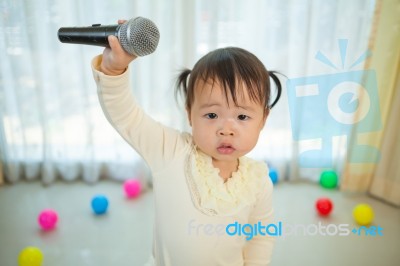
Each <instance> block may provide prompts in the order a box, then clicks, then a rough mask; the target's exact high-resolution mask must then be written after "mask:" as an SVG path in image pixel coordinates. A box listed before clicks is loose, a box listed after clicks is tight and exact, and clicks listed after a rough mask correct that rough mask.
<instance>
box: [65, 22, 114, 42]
mask: <svg viewBox="0 0 400 266" xmlns="http://www.w3.org/2000/svg"><path fill="white" fill-rule="evenodd" d="M120 27H121V25H108V26H101V24H93V25H92V26H89V27H65V28H60V29H59V30H58V39H59V40H60V42H62V43H74V44H87V45H97V46H102V47H109V44H108V39H107V37H108V36H109V35H114V36H117V37H118V31H119V28H120Z"/></svg>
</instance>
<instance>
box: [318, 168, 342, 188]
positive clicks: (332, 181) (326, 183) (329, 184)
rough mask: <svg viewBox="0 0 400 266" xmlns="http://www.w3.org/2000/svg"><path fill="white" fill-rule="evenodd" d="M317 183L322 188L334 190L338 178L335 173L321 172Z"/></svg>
mask: <svg viewBox="0 0 400 266" xmlns="http://www.w3.org/2000/svg"><path fill="white" fill-rule="evenodd" d="M319 183H320V184H321V186H322V187H324V188H329V189H332V188H336V186H337V184H338V176H337V174H336V172H335V171H323V172H322V173H321V177H320V180H319Z"/></svg>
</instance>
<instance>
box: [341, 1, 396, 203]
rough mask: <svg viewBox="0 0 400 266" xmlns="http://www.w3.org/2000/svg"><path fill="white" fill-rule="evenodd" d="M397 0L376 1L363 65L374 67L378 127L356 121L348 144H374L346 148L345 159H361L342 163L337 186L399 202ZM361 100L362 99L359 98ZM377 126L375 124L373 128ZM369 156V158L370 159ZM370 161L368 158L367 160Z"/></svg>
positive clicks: (375, 116) (369, 67)
mask: <svg viewBox="0 0 400 266" xmlns="http://www.w3.org/2000/svg"><path fill="white" fill-rule="evenodd" d="M399 10H400V2H399V1H396V0H381V1H378V2H377V8H376V12H375V20H376V22H375V23H374V24H375V27H374V28H373V30H372V34H371V39H370V44H369V49H370V50H371V52H372V55H371V57H370V59H369V60H368V61H367V63H366V68H367V69H371V70H373V71H375V73H376V79H377V90H378V94H379V101H378V102H377V103H376V104H378V105H379V107H380V108H379V112H376V113H375V114H374V119H372V120H371V122H376V121H377V120H378V119H379V120H381V124H382V126H381V127H380V128H379V130H371V132H360V131H361V130H360V127H358V126H357V125H356V126H355V127H354V130H353V138H352V139H351V142H350V145H351V146H353V147H354V146H357V145H358V144H363V145H367V146H369V147H374V148H375V151H376V154H377V155H378V156H377V157H376V158H374V156H371V154H373V153H375V152H374V150H372V149H370V150H368V151H367V152H358V153H357V152H356V151H355V150H350V153H349V155H348V157H349V159H350V160H351V159H354V160H358V161H362V162H364V163H351V162H350V163H346V165H345V168H344V172H343V179H342V182H341V189H342V190H344V191H353V192H367V191H370V192H371V193H372V194H373V195H375V196H377V197H380V198H383V199H385V200H387V201H389V202H392V203H395V202H396V204H399V203H398V196H397V195H399V194H400V190H399V182H400V180H399V176H400V175H399V172H398V171H396V170H397V169H396V165H397V164H396V163H395V162H397V161H399V159H400V157H399V153H398V149H399V146H398V142H399V137H398V134H396V133H395V132H398V129H399V128H398V123H397V122H396V119H397V120H398V114H399V110H398V108H399V107H398V104H399V103H398V97H399V96H398V90H399V85H398V79H399V71H400V69H399V61H400V32H399V27H400V16H399ZM361 100H362V99H361ZM376 129H378V128H376ZM371 158H372V159H373V160H372V161H370V159H371ZM368 161H370V162H368Z"/></svg>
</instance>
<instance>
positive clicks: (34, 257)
mask: <svg viewBox="0 0 400 266" xmlns="http://www.w3.org/2000/svg"><path fill="white" fill-rule="evenodd" d="M42 263H43V253H42V251H41V250H40V249H38V248H37V247H26V248H24V249H23V250H22V251H21V252H20V253H19V257H18V265H19V266H41V265H42Z"/></svg>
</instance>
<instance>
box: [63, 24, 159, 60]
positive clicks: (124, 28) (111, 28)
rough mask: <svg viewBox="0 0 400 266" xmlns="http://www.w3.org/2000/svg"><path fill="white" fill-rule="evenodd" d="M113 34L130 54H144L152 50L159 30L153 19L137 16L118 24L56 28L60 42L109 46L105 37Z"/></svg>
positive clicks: (155, 46) (155, 45) (157, 38)
mask: <svg viewBox="0 0 400 266" xmlns="http://www.w3.org/2000/svg"><path fill="white" fill-rule="evenodd" d="M109 35H114V36H116V37H117V38H118V40H119V42H120V44H121V46H122V48H124V50H125V51H126V52H127V53H128V54H131V55H135V56H145V55H148V54H151V53H152V52H154V51H155V50H156V48H157V45H158V40H159V39H160V32H159V31H158V28H157V26H156V25H155V24H154V23H153V21H151V20H149V19H147V18H143V17H137V18H133V19H130V20H128V21H126V22H125V23H123V24H118V25H106V26H102V25H101V24H93V25H92V26H89V27H65V28H60V29H59V30H58V39H59V40H60V42H62V43H74V44H87V45H96V46H103V47H110V46H109V44H108V39H107V37H108V36H109Z"/></svg>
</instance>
